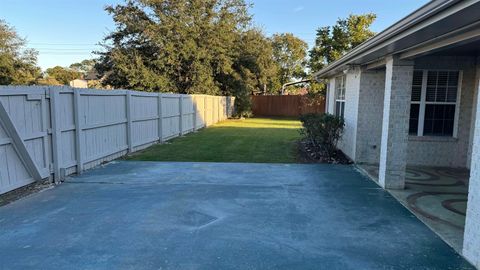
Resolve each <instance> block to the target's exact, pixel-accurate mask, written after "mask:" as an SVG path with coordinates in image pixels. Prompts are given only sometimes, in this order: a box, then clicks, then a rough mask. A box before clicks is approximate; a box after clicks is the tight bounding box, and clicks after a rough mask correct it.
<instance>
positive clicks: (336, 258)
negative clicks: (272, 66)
mask: <svg viewBox="0 0 480 270" xmlns="http://www.w3.org/2000/svg"><path fill="white" fill-rule="evenodd" d="M0 268H1V269H473V268H472V267H471V266H470V265H469V264H468V263H467V262H466V261H465V260H463V259H462V258H461V256H459V255H458V254H457V253H455V251H454V250H453V249H452V248H450V247H449V246H448V245H447V244H445V243H444V242H443V241H442V240H441V239H440V238H439V237H438V236H436V235H435V234H434V233H433V232H432V231H430V230H429V229H428V228H427V227H426V226H425V225H424V224H423V223H422V222H420V221H419V220H418V219H417V218H416V217H414V216H413V215H412V214H411V213H410V212H409V211H408V210H407V209H405V208H404V207H403V206H402V205H401V204H400V203H398V202H397V201H396V200H395V199H394V198H393V197H392V196H391V195H390V194H388V193H387V192H385V191H384V190H382V189H380V188H379V187H378V186H377V185H375V183H373V182H371V181H370V180H369V179H367V178H366V177H364V176H362V175H361V174H360V173H358V172H357V171H356V170H355V169H354V168H353V167H352V166H340V165H338V166H335V165H308V164H303V165H302V164H276V165H274V164H235V163H228V164H227V163H171V162H165V163H161V162H126V161H123V162H114V163H111V164H108V165H106V166H103V167H101V168H98V169H94V170H91V171H89V172H87V173H85V174H83V175H81V176H78V177H73V178H71V179H69V180H68V181H67V182H66V183H65V184H63V185H60V186H58V187H57V188H54V189H50V190H46V191H44V192H41V193H38V194H34V195H32V196H29V197H27V198H25V199H22V200H20V201H16V202H14V203H11V204H9V205H6V206H4V207H1V208H0Z"/></svg>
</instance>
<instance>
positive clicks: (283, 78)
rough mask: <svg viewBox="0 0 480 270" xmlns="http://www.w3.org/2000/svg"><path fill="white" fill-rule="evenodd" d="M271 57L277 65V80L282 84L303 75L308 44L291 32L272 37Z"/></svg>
mask: <svg viewBox="0 0 480 270" xmlns="http://www.w3.org/2000/svg"><path fill="white" fill-rule="evenodd" d="M272 45H273V58H274V59H275V62H276V63H277V65H278V69H279V75H278V76H279V81H280V84H281V85H283V84H285V83H288V82H290V81H292V79H294V78H303V77H305V64H306V62H305V57H306V56H307V49H308V45H307V43H306V42H305V41H303V40H301V39H299V38H297V37H295V36H294V35H293V34H291V33H285V34H275V35H273V37H272Z"/></svg>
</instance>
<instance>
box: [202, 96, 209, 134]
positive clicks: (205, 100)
mask: <svg viewBox="0 0 480 270" xmlns="http://www.w3.org/2000/svg"><path fill="white" fill-rule="evenodd" d="M207 104H208V102H207V96H203V122H204V123H205V127H208V118H207V111H208V110H207Z"/></svg>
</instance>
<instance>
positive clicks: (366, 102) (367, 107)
mask: <svg viewBox="0 0 480 270" xmlns="http://www.w3.org/2000/svg"><path fill="white" fill-rule="evenodd" d="M360 76H361V77H360V88H359V90H360V95H359V102H358V125H357V143H356V146H357V149H356V154H355V161H356V162H357V163H367V164H378V161H379V160H380V143H381V139H382V124H381V123H382V120H383V98H384V92H385V70H384V69H383V70H378V71H364V72H362V74H361V75H360Z"/></svg>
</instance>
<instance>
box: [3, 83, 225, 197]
mask: <svg viewBox="0 0 480 270" xmlns="http://www.w3.org/2000/svg"><path fill="white" fill-rule="evenodd" d="M233 103H234V98H232V97H220V96H207V95H180V94H158V93H147V92H137V91H130V90H92V89H77V88H75V89H74V88H70V87H33V86H32V87H25V86H23V87H10V86H3V87H0V194H2V193H5V192H8V191H10V190H13V189H15V188H18V187H21V186H24V185H27V184H29V183H32V182H34V181H35V180H41V179H45V178H48V177H53V179H55V181H59V180H62V179H63V178H64V177H65V176H67V175H70V174H73V173H80V172H82V171H83V170H86V169H89V168H92V167H94V166H96V165H99V164H101V163H102V162H105V161H109V160H113V159H116V158H118V157H120V156H123V155H125V154H128V153H132V152H135V151H138V150H141V149H144V148H146V147H148V146H150V145H152V144H154V143H157V142H162V141H165V140H168V139H171V138H174V137H178V136H181V135H183V134H186V133H189V132H192V131H195V130H197V129H199V128H202V127H206V126H209V125H211V124H214V123H216V122H218V121H222V120H225V119H226V118H227V117H229V116H231V114H232V113H233Z"/></svg>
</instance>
